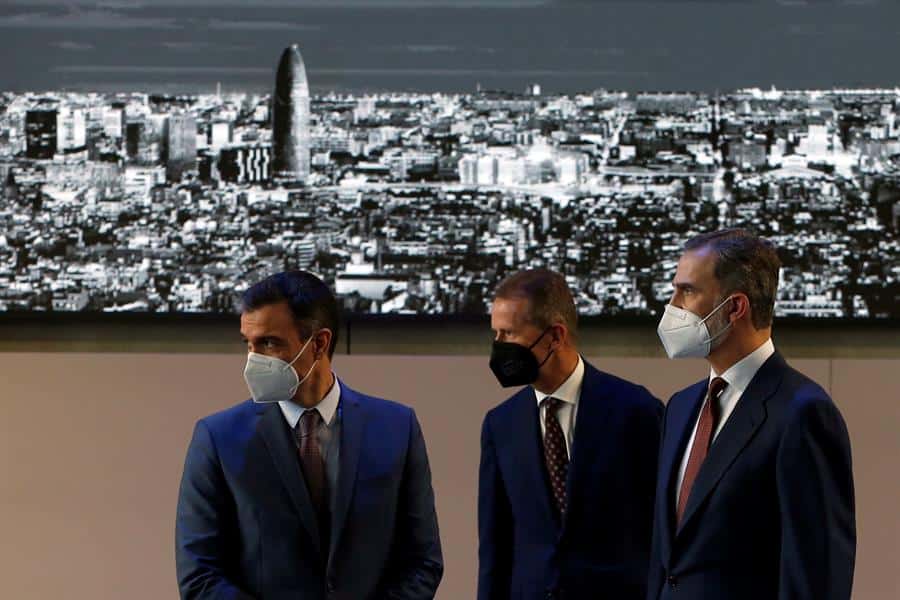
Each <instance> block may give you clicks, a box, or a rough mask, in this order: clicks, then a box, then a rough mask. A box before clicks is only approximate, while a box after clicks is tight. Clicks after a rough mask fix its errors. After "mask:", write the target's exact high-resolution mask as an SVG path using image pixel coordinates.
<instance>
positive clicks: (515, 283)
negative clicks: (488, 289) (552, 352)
mask: <svg viewBox="0 0 900 600" xmlns="http://www.w3.org/2000/svg"><path fill="white" fill-rule="evenodd" d="M497 298H503V299H506V300H511V299H514V298H523V299H526V300H529V303H528V304H529V314H528V321H529V322H530V323H531V324H532V325H534V326H535V327H537V328H539V329H542V330H543V329H547V328H548V327H550V326H551V325H553V324H555V323H562V324H563V325H565V326H566V329H568V330H569V334H570V335H571V336H572V340H573V341H575V340H576V339H577V337H578V313H577V311H576V310H575V301H574V300H573V299H572V292H571V291H570V290H569V286H568V285H567V284H566V278H565V277H563V276H562V275H561V274H559V273H557V272H555V271H551V270H550V269H529V270H527V271H519V272H518V273H514V274H512V275H510V276H509V277H507V278H506V279H504V280H503V281H501V282H500V285H498V286H497V289H496V291H495V292H494V299H497Z"/></svg>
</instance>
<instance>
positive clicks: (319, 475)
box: [297, 408, 326, 520]
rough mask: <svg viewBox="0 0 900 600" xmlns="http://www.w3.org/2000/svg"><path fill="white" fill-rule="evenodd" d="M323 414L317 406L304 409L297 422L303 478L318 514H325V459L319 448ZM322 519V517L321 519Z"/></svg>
mask: <svg viewBox="0 0 900 600" xmlns="http://www.w3.org/2000/svg"><path fill="white" fill-rule="evenodd" d="M321 422H322V415H320V414H319V411H318V410H316V409H315V408H313V409H310V410H305V411H303V414H302V415H300V422H299V423H297V441H298V442H299V445H300V466H301V467H302V468H303V478H304V479H305V480H306V489H307V490H309V497H310V499H311V500H312V503H313V507H315V509H316V514H317V515H319V517H320V518H321V516H322V515H323V512H324V508H325V497H326V494H325V485H326V483H325V461H324V460H323V459H322V450H321V448H319V436H318V431H319V424H320V423H321ZM320 520H321V519H320Z"/></svg>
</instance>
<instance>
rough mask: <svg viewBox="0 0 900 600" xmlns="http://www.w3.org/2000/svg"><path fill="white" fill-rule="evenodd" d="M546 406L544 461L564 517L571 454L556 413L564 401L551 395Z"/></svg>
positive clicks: (553, 491)
mask: <svg viewBox="0 0 900 600" xmlns="http://www.w3.org/2000/svg"><path fill="white" fill-rule="evenodd" d="M541 404H543V405H544V406H545V407H546V410H545V413H544V461H545V462H546V463H547V474H548V475H549V476H550V492H551V494H552V496H553V500H554V502H555V504H556V510H557V511H558V512H559V515H560V517H562V516H563V515H564V514H565V512H566V474H567V473H568V472H569V455H568V453H567V452H566V438H565V436H564V435H563V430H562V427H560V425H559V419H558V418H557V417H556V413H557V412H558V411H559V408H560V407H561V406H562V401H561V400H559V399H558V398H551V397H550V396H548V397H546V398H544V400H543V401H542V402H541Z"/></svg>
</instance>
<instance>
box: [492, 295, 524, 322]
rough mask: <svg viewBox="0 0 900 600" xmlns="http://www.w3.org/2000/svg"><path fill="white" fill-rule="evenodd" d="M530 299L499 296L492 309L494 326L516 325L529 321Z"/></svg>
mask: <svg viewBox="0 0 900 600" xmlns="http://www.w3.org/2000/svg"><path fill="white" fill-rule="evenodd" d="M528 310H529V300H528V299H527V298H497V299H495V300H494V305H493V307H492V309H491V325H492V326H493V327H516V326H520V325H524V324H526V323H527V321H528Z"/></svg>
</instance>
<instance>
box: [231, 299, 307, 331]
mask: <svg viewBox="0 0 900 600" xmlns="http://www.w3.org/2000/svg"><path fill="white" fill-rule="evenodd" d="M293 325H294V324H293V318H292V316H291V314H290V310H289V309H288V307H287V306H286V305H285V306H284V307H282V306H279V305H274V304H273V305H267V306H263V307H260V308H258V309H255V310H249V311H244V312H242V313H241V333H242V334H244V335H251V334H252V335H254V336H272V335H277V336H280V337H284V336H285V335H288V333H289V331H290V330H291V329H293Z"/></svg>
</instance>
